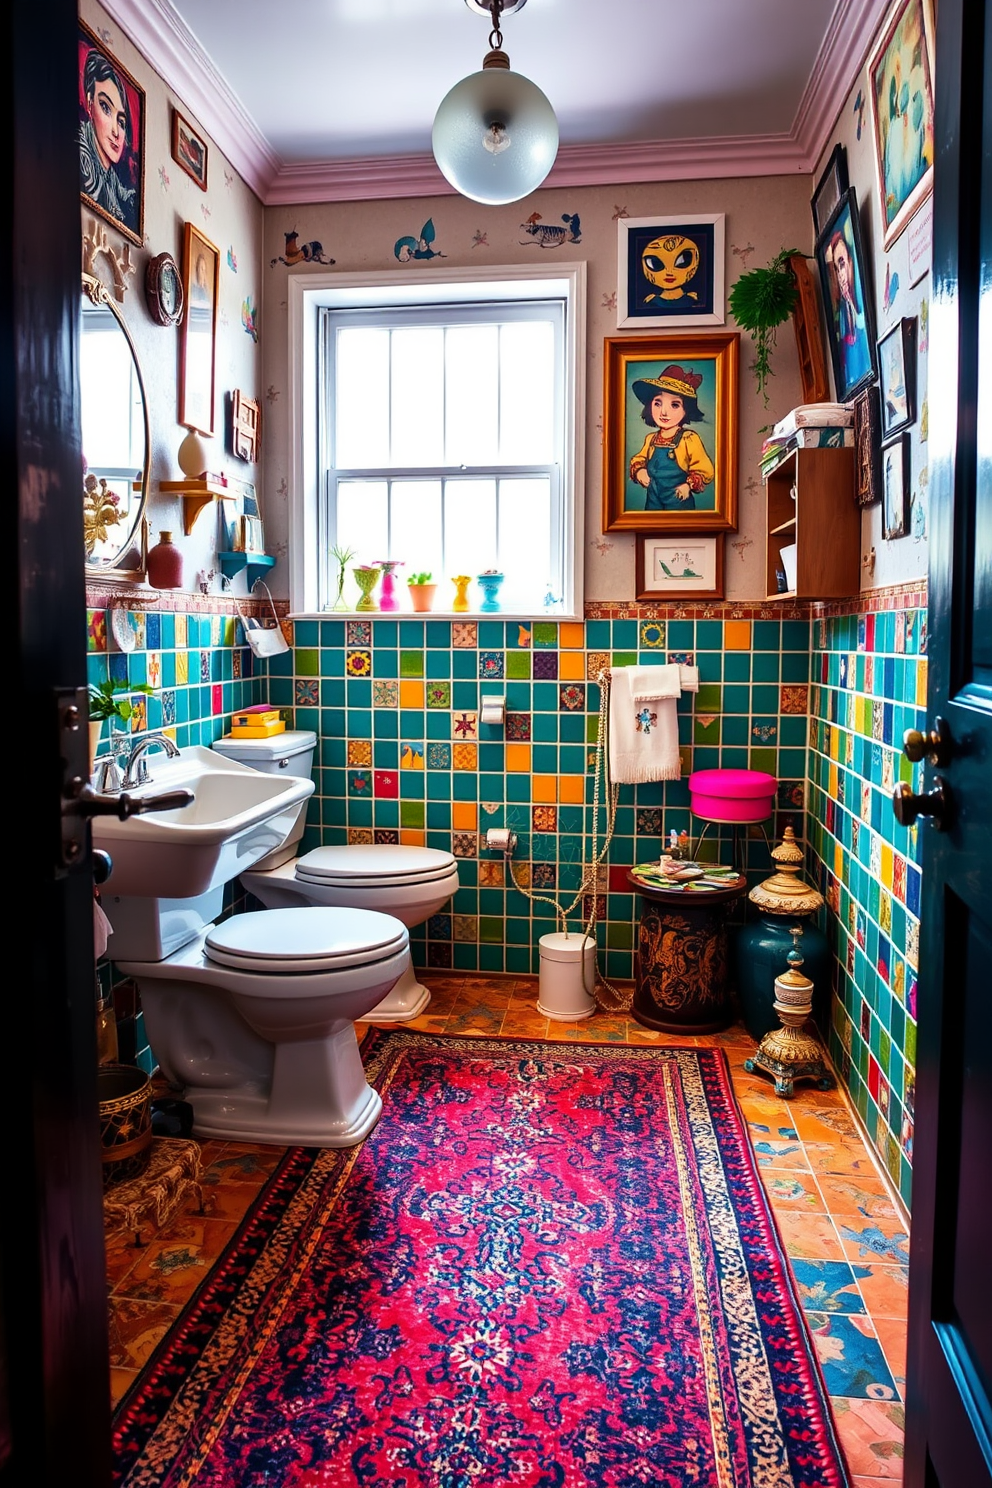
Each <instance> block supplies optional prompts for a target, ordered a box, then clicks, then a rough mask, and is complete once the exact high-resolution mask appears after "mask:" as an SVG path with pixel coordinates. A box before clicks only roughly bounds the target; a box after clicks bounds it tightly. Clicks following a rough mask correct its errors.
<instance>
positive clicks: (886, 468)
mask: <svg viewBox="0 0 992 1488" xmlns="http://www.w3.org/2000/svg"><path fill="white" fill-rule="evenodd" d="M909 459H910V454H909V435H908V434H900V435H899V436H898V437H897V438H896V439H894V440H893V441H892V443H891V444H884V445H883V446H882V536H883V537H884V538H887V539H888V538H893V537H905V536H906V533H907V532H908V531H909V483H910V469H909Z"/></svg>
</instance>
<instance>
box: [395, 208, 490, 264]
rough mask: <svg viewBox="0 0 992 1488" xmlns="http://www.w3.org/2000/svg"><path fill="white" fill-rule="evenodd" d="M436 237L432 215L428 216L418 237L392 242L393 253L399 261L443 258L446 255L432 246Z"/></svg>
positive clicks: (398, 239) (408, 261)
mask: <svg viewBox="0 0 992 1488" xmlns="http://www.w3.org/2000/svg"><path fill="white" fill-rule="evenodd" d="M436 237H437V232H436V229H435V227H434V219H433V217H428V219H427V221H426V222H425V223H424V225H423V227H422V228H421V229H420V236H419V237H417V238H411V237H406V238H397V239H396V242H395V243H394V244H393V255H394V257H395V258H396V259H397V261H398V262H399V263H410V262H411V261H412V260H415V259H419V260H423V259H430V258H445V257H447V255H446V254H444V253H442V252H441V251H440V249H438V248H435V247H434V241H435V239H436ZM473 246H474V245H473Z"/></svg>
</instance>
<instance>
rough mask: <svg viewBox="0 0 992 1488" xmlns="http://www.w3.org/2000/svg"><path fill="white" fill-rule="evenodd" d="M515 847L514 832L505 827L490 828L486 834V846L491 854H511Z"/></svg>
mask: <svg viewBox="0 0 992 1488" xmlns="http://www.w3.org/2000/svg"><path fill="white" fill-rule="evenodd" d="M516 845H517V834H516V832H511V831H509V829H508V828H506V827H490V828H489V831H488V832H487V833H486V846H487V847H488V848H489V850H490V851H491V852H502V853H505V852H512V851H513V849H514V848H515V847H516Z"/></svg>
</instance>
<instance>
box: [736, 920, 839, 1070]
mask: <svg viewBox="0 0 992 1488" xmlns="http://www.w3.org/2000/svg"><path fill="white" fill-rule="evenodd" d="M793 925H802V927H803V940H802V947H803V965H804V968H805V971H806V974H807V975H808V976H809V978H810V980H811V981H812V983H813V988H814V992H813V1015H814V1018H815V1020H816V1022H817V1023H819V1024H820V1025H821V1026H824V1025H823V1024H822V1019H823V1018H824V1016H826V1015H828V1013H829V1004H830V961H831V957H830V946H829V943H828V941H827V937H826V936H825V935H824V933H823V931H822V930H821V929H820V928H819V927H818V925H817V924H816V921H815V920H814V919H813V918H812V917H811V916H809V915H797V914H784V915H774V914H760V915H759V916H758V917H757V918H756V919H754V920H751V921H749V922H748V923H747V924H746V925H742V926H741V927H740V929H739V930H738V931H737V938H736V946H735V951H736V963H737V964H736V970H737V992H738V996H739V997H740V1002H741V1012H742V1014H743V1018H744V1026H745V1027H746V1029H747V1031H748V1033H749V1034H750V1035H751V1037H752V1038H753V1039H755V1040H757V1041H758V1042H759V1043H760V1041H761V1040H762V1039H763V1038H764V1036H765V1034H766V1033H771V1031H772V1030H773V1029H774V1028H778V1026H779V1018H778V1014H777V1013H776V1011H775V1008H774V1006H773V1004H774V1002H775V978H776V977H777V976H781V975H782V974H783V973H784V972H785V971H787V970H788V965H789V963H788V959H787V958H788V955H789V952H790V951H791V950H792V935H791V933H790V930H791V927H792V926H793Z"/></svg>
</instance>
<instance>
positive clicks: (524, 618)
mask: <svg viewBox="0 0 992 1488" xmlns="http://www.w3.org/2000/svg"><path fill="white" fill-rule="evenodd" d="M583 618H584V616H582V615H577V614H574V613H571V612H569V613H566V612H565V611H563V610H555V611H553V612H550V611H545V610H540V611H538V610H521V611H516V610H488V611H487V610H293V611H291V612H290V614H288V615H287V616H286V619H287V620H452V621H456V622H457V621H459V620H512V621H516V622H518V623H519V624H531V625H533V624H534V623H535V622H536V623H538V624H540V623H541V622H542V621H545V620H553V621H555V622H556V623H557V622H558V621H562V620H565V621H576V620H582V619H583Z"/></svg>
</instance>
